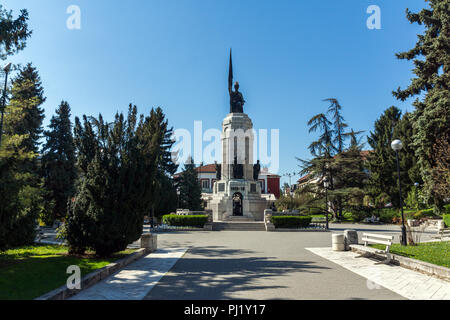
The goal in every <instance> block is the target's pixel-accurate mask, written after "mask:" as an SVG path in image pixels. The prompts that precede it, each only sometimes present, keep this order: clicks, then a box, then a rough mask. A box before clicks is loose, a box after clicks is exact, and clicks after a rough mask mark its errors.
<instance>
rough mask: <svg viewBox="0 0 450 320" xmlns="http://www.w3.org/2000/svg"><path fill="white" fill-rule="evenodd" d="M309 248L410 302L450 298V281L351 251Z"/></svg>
mask: <svg viewBox="0 0 450 320" xmlns="http://www.w3.org/2000/svg"><path fill="white" fill-rule="evenodd" d="M306 249H307V250H309V251H311V252H313V253H314V254H317V255H319V256H321V257H323V258H326V259H328V260H330V261H332V262H334V263H336V264H338V265H340V266H342V267H344V268H346V269H348V270H350V271H352V272H354V273H356V274H358V275H360V276H363V277H365V278H366V279H368V281H372V282H375V283H377V284H379V285H381V286H383V287H385V288H386V289H389V290H391V291H394V292H396V293H398V294H399V295H401V296H403V297H405V298H407V299H411V300H419V299H420V300H430V299H436V300H443V299H449V296H450V282H448V281H445V280H441V279H438V278H435V277H432V276H429V275H426V274H423V273H420V272H416V271H413V270H410V269H406V268H403V267H399V266H393V265H384V264H376V262H374V261H373V260H370V259H368V258H356V257H357V256H358V254H356V253H354V252H351V251H332V249H331V248H306Z"/></svg>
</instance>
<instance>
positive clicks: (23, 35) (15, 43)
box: [0, 4, 32, 60]
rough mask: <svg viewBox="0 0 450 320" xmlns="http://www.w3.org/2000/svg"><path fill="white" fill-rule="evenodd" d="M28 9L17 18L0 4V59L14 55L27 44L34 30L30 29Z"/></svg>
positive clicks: (23, 10) (22, 11)
mask: <svg viewBox="0 0 450 320" xmlns="http://www.w3.org/2000/svg"><path fill="white" fill-rule="evenodd" d="M27 21H28V11H27V10H25V9H22V10H21V11H20V15H19V16H18V17H17V18H15V19H14V18H13V15H12V11H7V10H6V9H3V6H2V5H1V4H0V59H2V60H5V59H6V57H7V56H9V55H13V54H15V53H17V52H19V51H21V50H23V49H24V48H25V46H26V40H27V39H28V38H29V37H30V36H31V33H32V31H31V30H29V29H28V22H27Z"/></svg>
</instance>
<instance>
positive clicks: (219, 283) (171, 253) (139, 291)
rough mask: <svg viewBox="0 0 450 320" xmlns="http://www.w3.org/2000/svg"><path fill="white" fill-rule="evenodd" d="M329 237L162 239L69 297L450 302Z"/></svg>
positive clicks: (444, 288)
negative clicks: (338, 251) (335, 248)
mask: <svg viewBox="0 0 450 320" xmlns="http://www.w3.org/2000/svg"><path fill="white" fill-rule="evenodd" d="M332 228H333V230H332V232H336V233H339V232H343V231H344V230H345V229H356V230H357V231H358V233H359V234H361V233H362V232H364V231H371V232H381V233H383V234H393V235H396V238H398V235H399V234H400V228H399V227H398V226H367V225H332ZM332 232H265V231H261V232H260V231H251V232H245V231H220V232H214V231H179V232H167V233H160V234H158V248H159V250H158V251H157V252H156V253H153V254H150V255H147V256H146V257H144V258H142V259H140V260H138V261H136V262H135V263H133V264H131V265H129V266H128V267H126V268H125V269H124V270H122V271H119V272H118V273H116V274H115V275H113V276H111V277H109V278H107V279H105V280H103V281H102V282H100V283H98V284H97V285H95V286H93V287H91V288H89V289H87V290H85V291H82V292H81V293H80V294H78V295H77V296H75V297H73V299H78V300H80V299H81V300H84V299H86V300H99V299H100V300H107V299H116V300H129V299H132V300H141V299H149V300H230V299H250V300H280V299H281V300H303V299H312V300H346V299H355V300H361V299H368V300H379V299H383V300H403V299H450V295H449V293H448V283H443V282H442V281H441V280H439V279H435V278H433V277H429V276H426V275H423V274H420V273H417V272H414V271H411V270H408V269H403V268H401V267H394V266H392V267H390V266H385V265H376V266H374V263H373V261H371V260H369V259H366V258H359V259H355V258H353V255H352V254H353V253H350V252H348V254H349V255H347V252H345V253H344V255H342V256H336V255H334V254H333V252H332V251H331V250H329V249H327V248H326V247H330V246H331V234H332ZM430 235H431V234H430ZM134 245H137V244H134ZM324 247H325V249H324ZM386 268H388V269H389V270H384V269H386ZM380 272H381V273H380ZM380 279H381V280H380Z"/></svg>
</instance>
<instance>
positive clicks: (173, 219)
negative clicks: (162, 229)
mask: <svg viewBox="0 0 450 320" xmlns="http://www.w3.org/2000/svg"><path fill="white" fill-rule="evenodd" d="M162 221H163V223H164V224H167V225H169V226H174V227H194V228H203V227H204V225H205V224H206V222H208V216H207V215H195V216H194V215H192V216H179V215H176V214H167V215H165V216H163V218H162Z"/></svg>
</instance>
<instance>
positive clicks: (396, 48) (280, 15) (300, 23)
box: [2, 0, 427, 181]
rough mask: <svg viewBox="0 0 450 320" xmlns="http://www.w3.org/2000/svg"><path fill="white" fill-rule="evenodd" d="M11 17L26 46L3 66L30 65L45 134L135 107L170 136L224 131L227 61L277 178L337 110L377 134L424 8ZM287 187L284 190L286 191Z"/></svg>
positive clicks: (274, 7)
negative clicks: (66, 120) (61, 117)
mask: <svg viewBox="0 0 450 320" xmlns="http://www.w3.org/2000/svg"><path fill="white" fill-rule="evenodd" d="M2 3H3V5H4V7H5V8H7V9H12V10H13V11H14V15H15V16H16V15H17V14H18V12H19V10H20V9H22V8H26V9H28V11H29V14H30V26H31V28H32V29H33V35H32V38H30V40H29V41H28V46H27V48H26V49H25V50H24V51H23V52H21V53H20V54H17V55H15V56H13V57H12V58H10V59H9V61H12V62H14V63H26V62H30V61H31V62H33V64H34V65H35V66H36V67H37V68H38V70H39V72H40V74H41V78H42V82H43V86H44V88H45V94H46V96H47V101H46V103H45V105H44V108H45V111H46V120H45V125H47V124H48V122H49V119H50V117H51V116H52V114H53V113H54V110H55V108H56V107H57V106H58V104H59V102H60V101H61V100H62V99H64V100H67V101H68V102H69V103H70V105H71V108H72V114H73V115H74V116H75V115H77V116H81V115H82V114H87V115H97V114H98V113H102V114H103V115H104V117H105V118H106V119H112V117H113V115H114V113H115V112H116V111H126V109H127V107H128V104H129V103H133V104H136V105H137V106H138V108H139V111H140V112H142V113H148V112H149V110H150V109H151V107H156V106H161V107H162V108H163V110H164V112H165V113H166V115H167V117H168V119H169V122H170V124H171V125H172V126H173V127H174V128H185V129H188V130H191V131H193V127H194V121H195V120H202V121H203V128H204V129H207V128H220V125H221V122H222V120H223V118H224V117H225V115H226V114H227V113H228V111H229V98H228V92H227V75H228V55H229V49H230V47H232V48H233V62H234V75H235V80H238V81H239V83H240V85H241V91H242V92H243V94H244V97H245V99H246V101H247V104H246V105H245V107H244V109H245V112H246V113H247V114H249V116H250V117H251V118H252V120H253V123H254V126H255V128H257V129H259V128H263V129H269V130H270V129H279V130H280V170H279V172H278V174H280V175H282V174H284V173H288V172H293V171H298V162H297V160H296V159H295V157H301V158H308V157H309V156H310V155H309V152H308V150H307V146H308V145H309V144H310V142H311V141H312V140H313V139H314V138H315V136H314V135H311V134H309V133H308V128H307V126H306V123H307V121H308V119H310V118H311V117H312V116H313V115H314V114H316V113H319V112H323V111H325V110H326V108H327V107H328V105H327V103H325V102H322V100H323V99H326V98H331V97H333V98H337V99H338V100H339V101H340V103H341V105H342V106H343V107H344V109H343V115H344V117H345V120H346V121H347V122H348V124H349V126H350V127H352V128H354V129H355V130H366V133H368V132H369V131H370V130H372V129H373V123H374V121H375V120H376V119H377V118H378V117H379V116H380V115H381V113H382V112H383V110H385V109H386V108H388V107H389V106H391V105H396V106H398V107H399V108H400V109H401V110H403V111H407V110H408V111H412V110H413V109H412V107H411V103H412V100H409V101H406V102H404V103H401V102H399V101H397V100H396V99H395V98H394V97H393V96H392V94H391V92H392V90H394V89H396V88H397V87H398V86H402V87H405V86H406V85H407V84H408V83H409V80H410V79H411V78H412V77H413V75H412V73H411V69H412V68H413V65H412V63H410V62H407V61H400V60H398V59H396V57H395V53H396V52H400V51H405V50H408V49H410V48H411V47H413V46H414V44H415V42H416V40H417V36H416V35H417V33H421V32H422V27H420V26H417V25H411V24H410V23H409V22H408V21H407V20H406V17H405V9H406V8H407V7H408V8H410V9H411V10H412V11H419V10H420V9H422V8H423V7H425V6H426V5H427V4H426V2H425V1H424V0H395V1H393V0H371V1H364V0H346V1H331V0H330V1H300V0H295V1H286V0H282V1H261V0H260V1H255V0H240V1H237V0H227V1H222V0H185V1H180V0H158V1H150V0H145V1H144V0H133V1H131V0H129V1H107V0H95V1H92V0H70V1H65V0H40V1H35V0H3V1H2ZM69 5H77V6H79V7H80V9H81V29H80V30H69V29H68V28H67V27H66V20H67V19H68V17H69V14H67V13H66V10H67V7H68V6H69ZM369 5H378V6H379V7H380V9H381V27H382V28H381V30H369V29H368V28H367V26H366V20H367V19H368V17H369V16H370V15H369V14H367V13H366V10H367V8H368V7H369ZM283 181H287V180H286V179H283Z"/></svg>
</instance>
